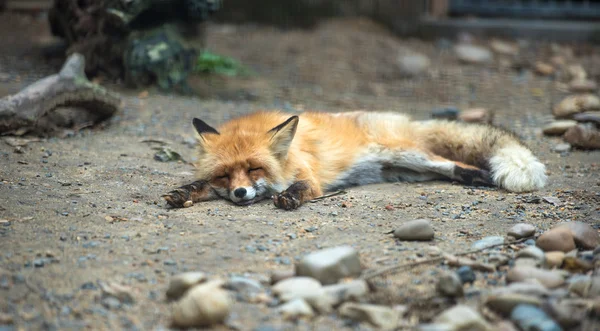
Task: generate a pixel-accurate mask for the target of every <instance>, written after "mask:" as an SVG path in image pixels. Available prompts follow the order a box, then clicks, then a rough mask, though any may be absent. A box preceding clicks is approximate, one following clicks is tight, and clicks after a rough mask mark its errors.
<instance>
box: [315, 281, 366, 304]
mask: <svg viewBox="0 0 600 331" xmlns="http://www.w3.org/2000/svg"><path fill="white" fill-rule="evenodd" d="M323 290H324V291H325V294H326V295H327V296H328V297H330V298H331V303H332V304H333V305H339V304H341V303H342V302H345V301H350V300H351V301H358V300H359V299H361V298H363V297H364V296H366V295H367V294H368V293H369V285H368V284H367V282H366V281H364V280H362V279H357V280H353V281H351V282H348V283H341V284H335V285H329V286H325V287H323Z"/></svg>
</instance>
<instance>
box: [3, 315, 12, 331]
mask: <svg viewBox="0 0 600 331" xmlns="http://www.w3.org/2000/svg"><path fill="white" fill-rule="evenodd" d="M11 324H13V317H12V315H10V314H6V313H3V312H0V325H2V326H4V325H11ZM8 330H10V329H8Z"/></svg>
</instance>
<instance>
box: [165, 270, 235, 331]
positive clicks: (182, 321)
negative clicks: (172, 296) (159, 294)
mask: <svg viewBox="0 0 600 331" xmlns="http://www.w3.org/2000/svg"><path fill="white" fill-rule="evenodd" d="M222 285H223V281H220V280H215V281H209V282H206V283H203V284H199V285H196V286H194V287H192V288H191V289H190V290H188V291H187V292H185V294H184V296H183V297H182V298H181V299H180V300H179V301H177V302H176V303H175V304H174V305H173V313H172V320H173V326H175V327H178V328H192V327H205V326H211V325H214V324H219V323H222V322H223V321H224V320H225V319H226V318H227V316H228V315H229V312H230V310H231V305H232V302H231V299H230V297H229V293H227V291H225V290H223V289H222V288H221V286H222Z"/></svg>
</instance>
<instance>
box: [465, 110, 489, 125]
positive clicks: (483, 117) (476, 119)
mask: <svg viewBox="0 0 600 331" xmlns="http://www.w3.org/2000/svg"><path fill="white" fill-rule="evenodd" d="M458 119H459V120H461V121H463V122H467V123H487V124H491V123H492V122H493V120H494V115H493V113H492V112H490V111H489V110H487V109H485V108H471V109H467V110H465V111H464V112H462V113H460V115H458Z"/></svg>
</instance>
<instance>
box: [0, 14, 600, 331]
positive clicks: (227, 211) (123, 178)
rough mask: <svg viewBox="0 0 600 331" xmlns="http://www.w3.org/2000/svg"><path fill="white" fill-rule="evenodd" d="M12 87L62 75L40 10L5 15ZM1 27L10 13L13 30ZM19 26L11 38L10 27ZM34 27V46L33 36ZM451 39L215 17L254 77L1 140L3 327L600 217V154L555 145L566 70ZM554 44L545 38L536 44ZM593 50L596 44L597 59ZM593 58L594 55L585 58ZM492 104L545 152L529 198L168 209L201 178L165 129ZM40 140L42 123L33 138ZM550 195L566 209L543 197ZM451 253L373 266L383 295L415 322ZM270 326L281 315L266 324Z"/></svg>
mask: <svg viewBox="0 0 600 331" xmlns="http://www.w3.org/2000/svg"><path fill="white" fill-rule="evenodd" d="M0 22H2V23H0V25H2V26H5V27H6V28H3V29H0V31H2V32H0V38H1V39H2V40H3V45H4V46H3V48H2V49H1V50H0V95H6V94H10V93H14V92H15V91H17V90H19V89H20V88H22V87H23V86H24V85H27V84H28V83H30V82H32V81H34V80H35V79H38V78H40V77H43V76H45V75H47V74H50V73H53V72H54V71H55V70H56V69H57V65H58V66H59V65H60V61H59V62H58V63H57V61H48V60H46V59H44V58H43V57H42V56H41V55H40V54H41V53H40V49H41V47H42V46H44V45H47V44H48V43H49V42H51V41H52V39H51V38H50V37H49V36H48V35H47V32H42V33H41V32H40V31H44V30H43V29H44V21H43V20H42V19H40V18H34V19H31V18H24V17H13V16H7V15H4V16H3V17H0ZM6 24H10V27H11V28H8V27H7V25H6ZM9 36H10V37H12V38H9ZM23 40H28V42H23ZM447 43H449V41H438V42H437V43H436V42H424V41H418V40H399V39H397V38H394V37H393V36H392V35H391V34H390V33H388V32H386V31H385V30H383V29H382V28H380V27H378V26H376V25H374V24H373V23H371V22H368V21H364V20H360V19H354V20H339V21H332V22H327V23H325V24H324V25H322V26H321V27H319V28H317V29H315V30H314V31H287V32H282V31H277V30H274V29H270V28H260V27H251V26H246V27H236V26H226V25H211V26H209V32H208V45H209V47H210V48H211V49H213V50H214V51H217V52H220V53H223V54H227V55H231V56H234V57H236V58H239V59H240V60H241V61H242V62H243V63H245V64H247V65H248V66H250V67H251V68H252V69H254V70H255V71H256V72H257V75H256V76H254V77H251V78H246V79H241V78H237V79H235V78H219V77H211V78H209V79H207V80H201V79H198V78H193V79H192V80H191V83H192V85H193V87H194V88H195V89H196V90H197V91H198V92H199V93H200V95H202V96H203V97H202V98H200V97H183V96H173V95H166V94H161V93H160V92H157V91H154V90H148V91H142V90H138V91H127V90H124V89H123V88H121V87H118V86H116V87H115V86H113V88H115V89H117V90H118V91H119V92H122V94H123V100H124V107H123V110H122V112H121V113H120V114H118V115H117V116H116V117H114V118H113V119H112V120H111V121H110V123H109V124H108V125H107V126H105V127H104V128H101V129H85V130H83V131H81V132H80V133H77V134H75V135H74V136H72V137H69V138H65V139H57V138H51V139H42V140H36V139H32V140H31V141H29V142H28V143H27V144H26V145H25V146H23V148H22V152H21V153H17V152H15V151H14V147H13V146H11V144H13V145H14V144H15V142H16V143H23V140H18V141H15V140H14V139H13V140H11V139H12V138H9V137H5V138H1V139H0V140H2V141H0V219H1V221H0V329H1V330H5V329H6V330H10V329H11V328H10V327H8V328H4V327H2V326H1V325H2V324H7V325H14V327H15V329H83V328H87V329H113V330H116V329H140V330H149V329H153V330H154V329H157V330H160V329H164V328H168V326H169V322H170V307H169V304H168V303H166V302H165V300H164V293H165V290H166V287H167V284H168V281H169V277H170V276H171V275H174V274H177V273H180V272H183V271H195V270H197V271H203V272H206V273H208V274H210V275H216V276H229V275H232V274H237V275H244V276H245V277H249V278H253V279H256V280H259V281H266V282H268V280H269V275H270V273H271V272H272V271H274V270H289V269H291V268H293V264H294V263H295V261H297V260H298V259H300V258H301V257H302V256H303V255H305V254H306V253H309V252H312V251H314V250H317V249H319V248H325V247H333V246H337V245H351V246H353V247H354V248H356V249H357V250H358V251H359V252H360V256H361V261H362V263H363V265H364V267H365V268H380V267H385V266H389V265H392V264H395V263H405V262H411V261H419V260H420V259H422V258H424V257H428V256H429V252H430V250H431V248H430V247H431V246H436V247H438V248H439V249H440V250H441V251H444V252H455V253H456V252H461V251H464V250H468V249H469V247H470V246H471V245H472V243H473V242H475V241H476V240H478V239H481V238H483V237H486V236H498V235H499V236H502V235H505V234H506V232H507V231H508V229H510V228H511V227H512V226H513V225H514V224H516V223H519V222H527V223H530V224H532V225H534V226H535V227H536V228H537V229H538V231H539V232H542V231H544V230H547V229H549V228H551V227H552V226H553V225H555V224H557V223H559V222H561V221H568V220H578V221H583V222H586V223H589V224H591V225H593V226H595V228H596V229H598V224H600V212H599V210H600V209H599V207H598V206H600V203H599V202H600V176H598V174H599V173H600V172H599V167H600V154H598V152H585V151H573V152H571V153H567V154H563V155H561V154H557V153H554V152H552V151H551V148H552V147H553V146H554V145H556V144H557V143H558V142H559V141H560V139H558V138H547V137H543V136H542V135H541V133H540V129H539V128H540V127H541V126H542V124H543V123H544V122H545V121H546V120H547V119H548V118H549V117H550V107H551V105H552V104H553V103H554V102H556V100H558V99H560V98H561V96H563V95H564V92H563V91H562V89H561V86H560V84H558V83H555V82H553V81H552V80H550V79H548V78H544V77H537V76H535V75H533V74H532V73H530V72H515V71H513V70H505V69H498V65H497V64H496V63H493V64H490V65H486V66H464V65H460V64H458V63H457V61H456V59H454V57H453V55H452V52H451V51H450V50H449V49H448V48H447V45H446V44H447ZM540 47H542V46H540ZM402 48H411V49H414V50H417V51H419V52H422V53H424V54H427V55H428V56H429V57H430V58H431V60H432V64H431V67H430V68H429V70H428V74H427V75H425V76H424V77H420V78H414V79H405V78H401V77H399V76H400V75H399V72H398V69H397V65H396V61H397V59H396V58H397V54H398V52H399V51H400V50H401V49H402ZM590 54H591V55H590ZM575 55H576V56H577V57H576V58H577V59H579V61H580V62H581V63H596V66H595V67H597V68H600V61H599V62H594V61H596V60H598V59H597V56H596V55H594V54H593V53H590V52H585V53H581V54H579V53H577V52H576V54H575ZM445 106H454V107H458V108H463V109H464V108H467V107H485V108H488V109H491V110H493V111H495V112H496V121H495V123H497V124H499V125H503V126H506V127H509V128H511V129H513V130H514V131H515V132H516V133H518V134H519V135H520V136H522V137H523V139H524V140H525V141H526V142H527V143H528V144H529V145H530V146H531V147H532V149H533V150H534V151H535V153H536V154H537V155H538V156H539V157H540V159H541V160H542V161H543V162H544V163H546V164H547V167H548V171H549V185H548V186H547V187H546V188H545V189H543V190H542V191H540V192H536V193H534V194H525V195H518V194H512V193H507V192H505V191H502V190H496V189H490V188H477V187H465V186H462V185H458V184H456V183H450V182H431V183H423V184H406V183H397V184H381V185H370V186H365V187H358V188H352V189H349V190H347V193H346V194H343V195H339V196H336V197H332V198H328V199H324V200H322V201H319V202H316V203H310V204H307V205H305V206H303V207H302V208H300V209H298V210H297V211H293V212H284V211H280V210H277V209H275V208H274V207H273V205H272V204H271V203H269V202H268V201H264V202H261V203H258V204H255V205H251V206H248V207H239V206H233V205H231V204H229V203H227V202H225V201H214V202H209V203H204V204H197V205H195V206H193V207H192V208H187V209H181V210H171V209H168V208H166V206H165V204H164V202H163V201H161V198H160V195H161V194H163V193H165V192H167V191H169V190H170V189H172V188H174V187H176V186H178V185H181V184H184V183H187V182H189V181H190V180H191V179H192V173H193V167H192V166H191V165H190V164H189V163H187V162H168V163H163V162H158V161H156V160H155V159H154V157H153V155H154V153H155V152H156V150H154V149H153V148H154V147H157V146H158V145H160V144H158V143H156V142H152V141H151V140H158V141H161V142H162V143H163V144H166V145H167V146H169V147H170V148H171V149H173V150H175V151H177V152H179V153H180V154H181V155H182V156H183V157H184V159H185V160H186V161H193V160H194V155H193V149H192V147H191V144H190V142H193V137H194V135H193V131H192V128H191V119H192V117H194V116H196V117H202V118H203V119H204V120H205V121H206V122H208V123H211V124H214V125H218V124H219V123H221V122H223V121H225V120H227V119H229V118H231V117H232V116H235V115H238V114H243V113H248V112H250V111H252V110H255V109H260V108H274V107H276V108H282V109H284V110H286V111H289V112H290V113H294V112H298V111H301V110H303V109H321V110H324V111H341V110H353V109H387V110H393V111H404V112H408V113H411V114H413V116H414V117H416V118H427V117H429V114H430V112H431V110H432V109H435V108H440V107H445ZM27 138H28V139H31V137H27ZM548 196H553V197H556V198H558V199H560V201H561V204H560V205H559V206H555V205H553V204H550V203H547V202H545V201H544V200H543V199H538V198H542V197H548ZM416 218H428V219H430V220H431V221H432V226H433V228H434V230H435V233H436V237H435V239H434V240H433V241H431V242H400V241H396V240H395V239H394V238H393V237H392V236H391V235H389V234H386V232H389V231H390V230H393V229H394V228H396V227H397V226H398V225H399V224H402V223H403V222H405V221H407V220H411V219H416ZM447 268H448V267H447V266H445V265H442V264H431V265H424V266H420V267H417V268H412V269H410V270H407V271H403V272H400V273H396V274H392V275H389V276H385V277H380V278H377V279H376V280H375V281H374V282H373V285H374V292H373V293H372V300H373V301H374V302H378V303H383V304H405V305H409V306H411V307H413V309H411V311H410V313H409V315H408V316H407V318H406V319H407V325H414V324H416V323H418V322H426V321H429V320H430V319H431V318H432V317H433V316H435V315H436V314H437V313H439V311H440V310H441V309H442V308H445V307H442V306H443V305H439V306H438V304H436V303H435V302H430V301H427V300H424V298H428V297H431V296H432V295H433V294H434V293H435V292H434V284H435V279H436V275H437V274H438V273H439V272H440V270H442V269H447ZM99 282H105V283H106V282H117V283H121V284H125V285H128V286H129V287H130V291H131V295H132V297H133V299H134V303H132V304H120V303H118V302H117V303H114V302H110V301H108V302H107V301H106V300H103V299H102V296H101V291H100V289H99V286H100V284H99ZM504 284H505V279H504V274H503V273H502V272H495V273H485V272H477V281H476V282H475V283H474V284H473V285H471V286H470V287H468V293H470V294H469V295H468V296H467V299H466V300H467V301H468V300H469V298H471V297H476V295H477V293H478V292H479V291H483V290H485V289H487V288H491V287H495V286H502V285H504ZM269 326H272V327H273V328H269ZM345 327H348V328H352V329H359V330H360V329H369V327H368V325H363V324H360V325H356V324H348V323H347V322H346V321H344V320H342V319H339V318H337V317H336V316H335V315H323V316H320V317H318V318H316V319H314V320H300V321H299V322H295V323H294V322H290V321H284V320H283V319H282V318H281V317H280V316H279V314H278V313H277V312H276V311H275V310H274V309H273V308H271V307H268V305H257V304H250V303H243V302H237V303H236V304H235V305H234V308H233V312H232V314H231V315H230V317H229V319H228V320H227V322H226V324H225V325H224V326H221V327H218V328H217V329H232V328H233V329H239V330H251V329H254V328H257V330H279V329H316V330H321V329H323V330H331V329H342V328H345Z"/></svg>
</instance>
